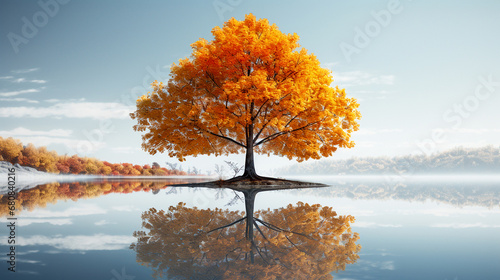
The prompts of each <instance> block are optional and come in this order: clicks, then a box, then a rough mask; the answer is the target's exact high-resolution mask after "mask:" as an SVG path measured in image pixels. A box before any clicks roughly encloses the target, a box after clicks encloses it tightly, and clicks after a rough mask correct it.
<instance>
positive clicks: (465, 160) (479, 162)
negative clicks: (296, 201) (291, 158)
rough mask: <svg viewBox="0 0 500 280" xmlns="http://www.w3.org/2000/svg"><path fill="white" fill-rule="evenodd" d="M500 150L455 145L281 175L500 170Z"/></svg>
mask: <svg viewBox="0 0 500 280" xmlns="http://www.w3.org/2000/svg"><path fill="white" fill-rule="evenodd" d="M499 168H500V149H499V148H498V147H497V148H495V147H493V146H487V147H483V148H475V149H472V148H469V149H468V148H455V149H453V150H449V151H446V152H442V153H438V154H433V155H430V156H426V155H411V156H402V157H393V158H390V157H372V158H351V159H347V160H335V161H320V162H315V163H311V164H307V165H306V164H302V165H293V166H291V167H288V168H285V169H283V170H282V171H281V172H280V173H282V174H291V175H292V174H293V175H296V174H308V175H311V174H317V175H319V174H322V175H336V174H414V173H417V174H419V173H427V174H429V173H430V174H435V173H464V172H465V173H493V174H496V173H498V170H499Z"/></svg>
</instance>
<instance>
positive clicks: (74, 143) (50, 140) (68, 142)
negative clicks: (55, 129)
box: [15, 136, 106, 154]
mask: <svg viewBox="0 0 500 280" xmlns="http://www.w3.org/2000/svg"><path fill="white" fill-rule="evenodd" d="M15 138H17V139H19V140H20V141H21V142H22V143H31V144H33V145H35V146H37V147H41V146H49V145H51V144H61V145H64V146H66V147H67V148H68V151H67V152H68V153H69V154H74V153H76V151H82V153H93V152H95V151H96V150H99V149H101V148H103V147H105V146H106V143H105V142H103V141H89V140H79V139H70V138H66V137H50V136H18V137H15ZM83 151H84V152H83Z"/></svg>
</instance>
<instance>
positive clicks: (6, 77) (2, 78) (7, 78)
mask: <svg viewBox="0 0 500 280" xmlns="http://www.w3.org/2000/svg"><path fill="white" fill-rule="evenodd" d="M12 78H14V76H3V77H0V80H9V79H12Z"/></svg>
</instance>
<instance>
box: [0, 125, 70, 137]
mask: <svg viewBox="0 0 500 280" xmlns="http://www.w3.org/2000/svg"><path fill="white" fill-rule="evenodd" d="M72 133H73V131H72V130H70V129H52V130H49V131H37V130H30V129H27V128H24V127H18V128H14V129H13V130H10V131H6V130H4V131H0V135H3V136H4V137H14V138H17V137H20V136H51V137H69V136H71V134H72Z"/></svg>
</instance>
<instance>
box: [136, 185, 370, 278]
mask: <svg viewBox="0 0 500 280" xmlns="http://www.w3.org/2000/svg"><path fill="white" fill-rule="evenodd" d="M254 194H255V193H254ZM246 198H247V199H246V201H245V204H246V209H247V210H249V209H250V210H252V211H250V212H248V211H247V213H250V215H245V213H244V212H238V211H229V210H222V209H218V208H216V209H213V210H210V209H207V210H204V209H198V208H196V207H194V208H189V207H186V206H185V204H184V203H179V204H178V205H177V206H171V207H169V209H168V211H164V210H156V209H154V208H151V209H150V210H149V211H146V212H144V213H143V214H142V219H143V224H142V226H143V228H145V229H146V230H147V232H146V231H136V232H134V237H136V238H137V242H135V243H133V244H132V245H131V246H130V247H131V249H133V250H134V251H135V252H136V253H137V262H139V263H141V264H142V265H146V266H148V267H150V268H152V269H153V271H154V273H153V276H154V277H155V278H168V279H332V278H333V277H332V275H331V273H332V272H333V271H339V270H344V269H345V266H346V264H352V263H355V262H356V261H357V259H358V258H359V256H358V252H359V251H360V249H361V246H360V245H358V244H356V241H357V240H358V239H359V235H358V234H357V233H355V232H352V231H351V226H350V223H352V222H354V217H353V216H350V215H347V216H338V215H337V213H336V212H335V211H333V209H332V208H331V207H326V206H325V207H321V206H320V205H319V204H314V205H309V204H305V203H302V202H299V203H297V205H291V204H290V205H288V206H287V207H284V208H279V209H275V210H270V209H267V210H259V211H256V212H255V213H254V212H253V203H254V199H255V195H250V196H249V195H248V194H247V193H246ZM249 204H251V207H249V206H250V205H249ZM252 225H253V226H252ZM254 229H255V231H254Z"/></svg>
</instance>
